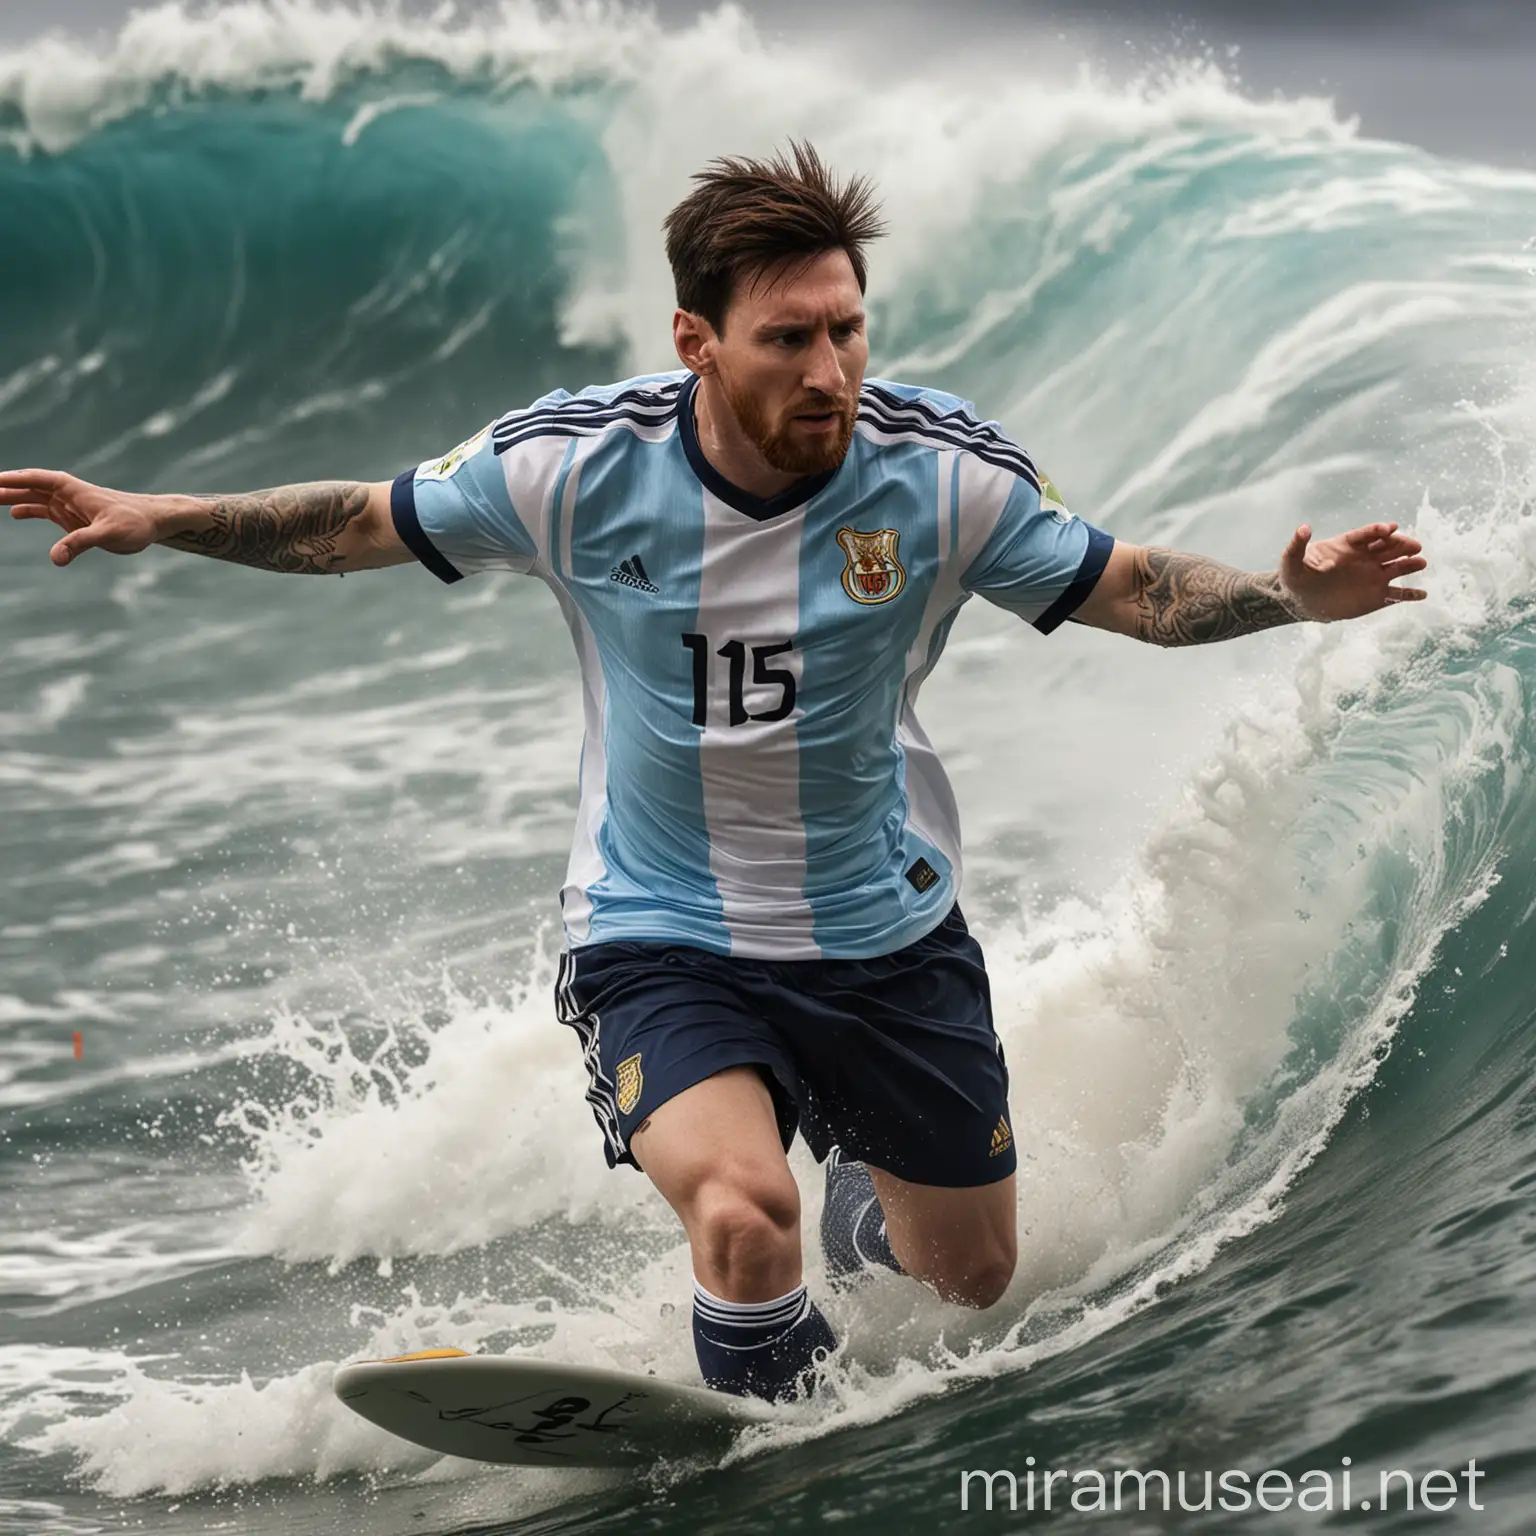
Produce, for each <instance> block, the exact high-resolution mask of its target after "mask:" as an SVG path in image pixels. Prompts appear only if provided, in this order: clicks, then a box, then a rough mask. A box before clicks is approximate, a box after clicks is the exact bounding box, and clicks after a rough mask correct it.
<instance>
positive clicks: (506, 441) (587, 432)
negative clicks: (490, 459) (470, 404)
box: [493, 401, 677, 455]
mask: <svg viewBox="0 0 1536 1536" xmlns="http://www.w3.org/2000/svg"><path fill="white" fill-rule="evenodd" d="M676 411H677V406H676V402H675V401H674V402H673V404H672V405H671V406H670V407H668V409H667V410H664V411H654V410H642V409H635V408H631V409H629V410H623V411H608V412H605V413H604V414H603V415H602V416H597V417H594V416H581V417H579V418H577V419H576V420H574V421H572V420H570V419H569V418H566V417H556V418H553V419H551V420H543V419H541V420H538V421H534V422H526V421H520V422H516V423H514V424H513V425H512V426H511V427H509V428H508V429H507V430H506V431H504V432H502V431H498V432H497V433H496V435H495V437H494V439H493V442H494V444H495V450H496V453H497V454H498V455H500V454H503V453H505V452H507V450H508V449H509V448H515V447H516V446H517V445H518V444H519V443H526V442H528V441H529V440H530V439H531V438H535V437H596V436H599V435H600V434H601V433H603V432H606V431H607V430H608V429H609V428H610V427H622V426H624V425H625V424H626V423H628V422H633V423H634V424H635V425H636V426H641V427H659V426H662V425H664V424H665V423H666V421H667V420H668V418H669V417H670V416H673V415H675V414H676Z"/></svg>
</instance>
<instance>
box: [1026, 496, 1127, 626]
mask: <svg viewBox="0 0 1536 1536" xmlns="http://www.w3.org/2000/svg"><path fill="white" fill-rule="evenodd" d="M1083 527H1085V528H1086V529H1087V530H1088V548H1087V549H1085V550H1084V551H1083V560H1082V564H1081V565H1079V566H1078V568H1077V575H1076V576H1074V577H1073V578H1072V585H1071V586H1069V587H1068V588H1067V590H1066V591H1065V592H1063V593H1062V594H1061V596H1060V597H1058V598H1057V599H1056V601H1055V602H1054V603H1052V604H1051V606H1050V607H1049V608H1047V609H1046V610H1045V612H1044V613H1042V614H1041V615H1040V617H1039V618H1038V619H1036V620H1035V628H1036V629H1038V630H1039V631H1040V633H1041V634H1042V635H1048V634H1050V632H1051V631H1052V630H1053V629H1056V628H1057V627H1058V626H1060V625H1062V624H1064V623H1066V621H1067V620H1068V619H1070V618H1071V617H1072V615H1073V614H1074V613H1076V612H1077V610H1078V609H1079V608H1081V607H1082V606H1083V603H1084V602H1085V601H1086V600H1087V597H1088V594H1089V593H1090V592H1092V591H1093V589H1094V588H1095V587H1096V586H1097V585H1098V584H1099V577H1100V576H1102V575H1103V574H1104V567H1105V566H1106V565H1108V564H1109V554H1110V551H1111V550H1112V549H1113V548H1114V547H1115V540H1114V536H1113V535H1112V534H1108V533H1105V532H1104V530H1103V529H1102V528H1095V527H1094V526H1093V524H1092V523H1084V524H1083Z"/></svg>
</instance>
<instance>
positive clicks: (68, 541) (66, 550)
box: [48, 525, 106, 565]
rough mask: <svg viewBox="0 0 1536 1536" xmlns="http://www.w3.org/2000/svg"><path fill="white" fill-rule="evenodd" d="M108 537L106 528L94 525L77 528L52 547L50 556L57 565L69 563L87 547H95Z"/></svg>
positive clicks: (49, 552)
mask: <svg viewBox="0 0 1536 1536" xmlns="http://www.w3.org/2000/svg"><path fill="white" fill-rule="evenodd" d="M105 537H106V533H105V530H104V529H102V528H101V527H100V526H97V525H93V526H90V527H86V528H77V529H75V531H74V532H73V533H66V534H65V535H64V537H63V538H62V539H60V540H59V542H58V543H57V544H55V545H54V546H53V548H52V549H50V550H49V551H48V558H49V559H50V560H52V561H53V563H54V564H55V565H68V564H69V562H70V561H71V560H73V559H75V557H76V556H77V555H79V554H81V553H82V552H84V551H85V550H87V549H92V548H94V547H95V546H96V545H97V544H100V543H101V541H102V540H103V539H104V538H105Z"/></svg>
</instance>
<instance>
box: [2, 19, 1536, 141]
mask: <svg viewBox="0 0 1536 1536" xmlns="http://www.w3.org/2000/svg"><path fill="white" fill-rule="evenodd" d="M435 4H436V0H421V6H420V7H419V8H426V9H430V8H432V7H433V6H435ZM744 5H745V8H746V9H747V10H748V11H750V12H751V13H752V15H753V16H754V17H755V18H756V20H757V23H758V26H759V27H760V29H761V30H762V32H763V33H764V34H765V35H766V36H768V37H770V38H772V39H774V40H778V41H787V42H793V41H794V40H795V39H796V38H798V37H802V36H805V35H807V34H812V35H814V34H818V33H825V32H828V31H832V32H833V33H834V34H835V35H839V36H841V37H843V38H846V39H847V40H848V42H849V43H850V44H851V45H854V46H864V47H874V48H878V49H879V51H880V53H881V55H882V56H883V57H885V58H887V59H890V60H892V61H893V62H895V63H897V64H898V65H901V66H903V67H905V68H906V69H909V70H910V69H912V68H914V67H916V65H917V64H918V63H919V62H920V61H922V60H925V59H930V58H934V57H936V56H943V55H945V54H961V55H963V54H964V53H965V52H967V51H970V50H981V49H986V50H987V54H988V57H989V59H990V60H991V61H992V62H993V63H995V62H996V61H997V59H998V58H999V56H1002V57H1006V53H1005V52H1003V50H1006V48H1008V47H1015V48H1020V49H1025V48H1029V49H1032V51H1034V52H1036V53H1038V51H1039V49H1040V48H1041V47H1042V46H1048V47H1049V49H1050V50H1051V53H1052V56H1053V57H1054V58H1056V59H1062V58H1070V57H1072V56H1073V55H1077V56H1082V55H1083V54H1087V55H1090V56H1092V57H1093V58H1094V60H1095V62H1096V63H1098V64H1099V65H1101V66H1103V67H1105V68H1107V69H1108V70H1109V71H1110V72H1112V73H1114V72H1122V71H1123V72H1125V73H1131V72H1134V71H1136V70H1137V69H1139V68H1141V67H1144V66H1145V65H1146V64H1148V63H1155V62H1157V61H1159V60H1166V59H1169V58H1172V57H1177V56H1181V55H1182V56H1189V55H1192V54H1195V53H1197V52H1199V51H1201V50H1202V48H1209V49H1210V50H1212V51H1213V52H1214V53H1215V55H1216V56H1217V57H1218V59H1220V60H1221V61H1222V62H1223V64H1224V65H1229V61H1228V57H1227V52H1226V50H1227V49H1228V48H1230V47H1232V46H1236V47H1237V48H1238V50H1239V51H1238V53H1237V54H1236V56H1235V60H1233V61H1230V67H1235V69H1236V71H1237V72H1238V73H1239V74H1240V75H1241V77H1242V80H1243V82H1244V87H1245V89H1247V90H1248V91H1249V92H1250V93H1252V94H1256V95H1260V96H1267V95H1270V94H1272V93H1274V92H1276V91H1281V92H1284V93H1286V94H1288V95H1295V94H1303V93H1305V94H1323V95H1328V96H1332V97H1333V98H1334V99H1335V100H1336V101H1337V102H1338V104H1339V107H1340V109H1341V110H1342V111H1343V112H1344V113H1345V114H1347V115H1357V116H1359V117H1360V118H1361V120H1362V127H1363V130H1364V131H1365V132H1367V133H1370V134H1373V135H1376V136H1379V137H1383V138H1394V139H1405V140H1408V141H1410V142H1412V143H1418V144H1422V145H1424V146H1426V147H1427V148H1430V149H1436V150H1440V151H1442V152H1446V153H1450V154H1457V155H1466V156H1469V157H1473V158H1478V159H1485V160H1492V161H1496V162H1500V163H1503V164H1512V165H1521V166H1527V167H1530V168H1532V169H1536V4H1533V3H1531V0H1183V3H1180V4H1177V5H1170V4H1163V3H1159V0H1145V3H1138V0H1097V3H1095V0H1081V3H1069V0H946V3H945V4H944V5H943V7H942V9H940V8H939V7H937V6H935V5H934V4H933V0H845V4H843V5H842V6H837V7H834V6H830V5H828V4H827V0H744ZM130 8H131V0H0V45H3V44H4V43H6V42H17V41H22V40H25V39H28V38H31V37H35V36H37V35H39V34H40V33H42V32H45V31H67V32H71V33H76V34H83V35H91V34H100V33H102V32H104V31H110V30H112V29H113V28H115V26H116V25H117V23H118V22H119V21H120V20H121V18H122V17H123V16H124V15H125V14H126V13H127V12H128V10H129V9H130ZM656 8H657V9H658V10H659V11H660V13H661V14H662V16H663V17H665V18H667V19H668V20H676V21H682V20H684V19H686V18H687V17H688V16H691V15H693V14H695V13H696V12H698V11H699V10H701V9H711V8H713V7H712V5H710V6H705V5H701V4H700V3H699V0H657V4H656ZM829 13H830V16H831V19H830V20H829ZM867 18H878V25H877V26H873V27H872V26H869V25H868V21H867Z"/></svg>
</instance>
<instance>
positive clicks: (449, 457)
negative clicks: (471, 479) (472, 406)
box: [416, 427, 491, 480]
mask: <svg viewBox="0 0 1536 1536" xmlns="http://www.w3.org/2000/svg"><path fill="white" fill-rule="evenodd" d="M490 435H491V429H490V428H489V427H485V428H482V430H480V431H479V432H477V433H475V435H474V436H473V437H471V438H469V439H468V440H467V441H465V442H462V443H460V444H459V446H458V447H457V448H450V449H449V450H448V452H447V453H445V454H444V455H443V456H442V458H440V459H437V460H435V461H434V462H433V463H431V464H423V465H422V466H421V468H420V469H418V470H417V471H416V473H417V474H418V475H419V476H420V477H421V478H422V479H423V480H451V479H452V478H453V472H454V471H455V470H456V469H457V468H458V467H459V466H460V465H461V464H464V463H466V462H467V461H468V460H470V459H472V458H474V456H475V455H476V454H477V453H479V451H480V449H481V448H482V447H483V446H484V445H485V440H486V438H488V437H489V436H490Z"/></svg>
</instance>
